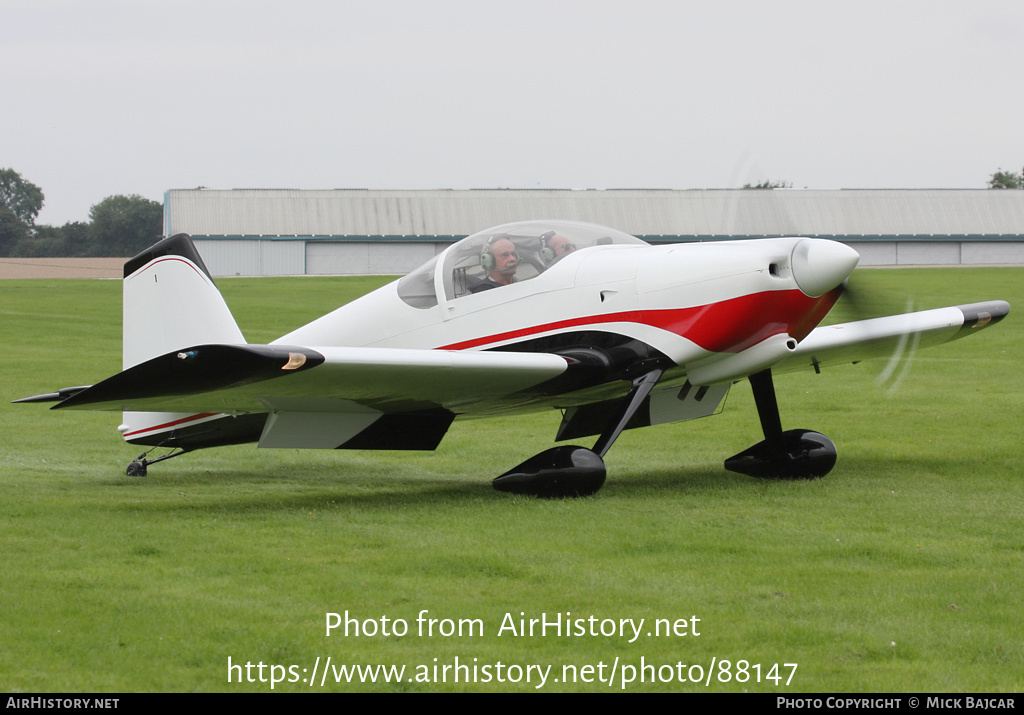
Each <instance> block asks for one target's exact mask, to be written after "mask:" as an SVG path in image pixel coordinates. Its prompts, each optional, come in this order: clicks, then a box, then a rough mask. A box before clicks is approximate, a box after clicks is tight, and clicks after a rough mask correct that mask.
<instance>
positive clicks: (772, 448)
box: [725, 369, 836, 479]
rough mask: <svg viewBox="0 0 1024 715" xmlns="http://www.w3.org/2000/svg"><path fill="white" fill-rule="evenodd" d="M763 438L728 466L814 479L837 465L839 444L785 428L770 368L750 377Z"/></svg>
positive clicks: (753, 472)
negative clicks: (785, 430) (837, 447)
mask: <svg viewBox="0 0 1024 715" xmlns="http://www.w3.org/2000/svg"><path fill="white" fill-rule="evenodd" d="M750 387H751V388H752V389H753V391H754V403H755V404H756V405H757V416H758V417H759V418H760V420H761V430H762V431H763V432H764V440H763V441H761V442H758V443H757V444H755V445H754V446H753V447H750V448H749V449H746V450H744V451H742V452H740V453H739V454H736V455H733V456H732V457H729V459H727V460H725V468H726V469H728V470H729V471H732V472H739V473H740V474H746V475H748V476H751V477H759V478H761V479H815V478H817V477H824V476H825V475H826V474H828V473H829V472H830V471H832V467H834V466H835V464H836V446H835V445H834V444H833V443H832V440H830V439H829V438H828V437H826V436H825V435H823V434H821V433H820V432H812V431H810V430H802V429H795V430H789V431H788V432H783V431H782V420H781V418H780V417H779V405H778V401H777V400H776V399H775V385H774V383H773V382H772V371H771V370H770V369H768V370H764V371H762V372H759V373H756V374H754V375H751V376H750Z"/></svg>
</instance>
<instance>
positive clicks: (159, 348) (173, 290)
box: [122, 233, 245, 369]
mask: <svg viewBox="0 0 1024 715" xmlns="http://www.w3.org/2000/svg"><path fill="white" fill-rule="evenodd" d="M122 329H123V337H122V340H123V345H122V358H123V368H124V369H128V368H129V367H132V366H134V365H138V364H139V363H141V362H144V361H146V360H149V359H150V358H154V357H157V356H159V355H164V354H165V353H169V352H171V351H172V350H178V349H180V348H184V347H188V346H191V345H202V344H209V343H220V344H227V345H238V344H244V343H245V338H244V337H243V336H242V331H241V330H239V329H238V324H237V323H236V322H235V319H234V317H233V316H232V315H231V311H230V310H228V306H227V304H226V303H225V302H224V298H223V297H221V294H220V291H219V290H217V286H216V285H214V282H213V278H212V277H211V276H210V272H209V271H208V270H207V269H206V265H205V264H204V263H203V259H202V258H201V257H200V256H199V252H198V251H197V250H196V247H195V245H194V244H193V243H192V239H190V238H189V237H188V236H187V235H186V234H183V233H179V234H176V235H174V236H171V237H169V238H165V239H163V240H162V241H160V242H159V243H157V244H155V245H153V246H151V247H150V248H148V249H146V250H145V251H143V252H142V253H140V254H139V255H137V256H135V258H132V259H131V260H130V261H128V262H127V263H125V265H124V323H123V326H122Z"/></svg>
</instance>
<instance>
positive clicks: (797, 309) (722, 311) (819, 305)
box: [439, 288, 840, 352]
mask: <svg viewBox="0 0 1024 715" xmlns="http://www.w3.org/2000/svg"><path fill="white" fill-rule="evenodd" d="M839 294H840V290H839V289H838V288H837V289H835V290H833V291H831V292H829V293H826V294H825V295H823V296H821V297H820V298H811V297H809V296H807V295H805V294H803V293H802V292H800V291H798V290H786V291H766V292H763V293H752V294H750V295H741V296H739V297H737V298H730V299H729V300H723V301H720V302H718V303H709V304H707V305H701V306H695V307H692V308H670V309H665V310H629V311H624V312H621V313H605V314H603V315H591V316H588V317H586V318H572V319H570V320H561V321H556V322H553V323H545V324H543V325H535V326H531V327H528V328H521V329H519V330H510V331H508V332H505V333H498V334H496V335H489V336H486V337H482V338H473V339H472V340H464V341H462V342H458V343H452V344H451V345H444V346H442V347H441V348H439V349H441V350H466V349H469V348H476V347H481V346H484V345H491V344H493V343H499V342H505V341H508V340H515V339H517V338H526V337H529V336H532V335H537V334H539V333H546V332H553V331H561V330H566V329H569V328H578V327H585V326H596V325H601V324H603V323H640V324H642V325H648V326H651V327H653V328H659V329H661V330H667V331H668V332H670V333H674V334H676V335H679V336H681V337H684V338H686V339H687V340H690V341H691V342H693V343H695V344H696V345H698V346H699V347H701V348H704V349H705V350H709V351H711V352H740V351H741V350H745V349H746V348H748V347H750V346H751V345H756V344H757V343H759V342H761V341H762V340H764V339H766V338H770V337H771V336H773V335H779V334H782V333H786V334H788V335H791V336H793V337H794V338H796V339H797V340H803V339H804V338H805V337H807V334H808V333H810V332H811V331H812V330H813V329H814V327H815V326H816V325H817V324H818V323H820V322H821V319H822V318H824V317H825V315H826V313H828V311H829V310H830V309H831V308H832V306H833V305H834V304H835V302H836V300H838V299H839Z"/></svg>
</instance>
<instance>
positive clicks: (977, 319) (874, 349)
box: [772, 300, 1010, 373]
mask: <svg viewBox="0 0 1024 715" xmlns="http://www.w3.org/2000/svg"><path fill="white" fill-rule="evenodd" d="M1009 312H1010V304H1009V303H1007V302H1005V301H1001V300H996V301H989V302H986V303H972V304H970V305H960V306H956V307H949V308H936V309H934V310H923V311H919V312H916V313H906V314H904V315H891V316H888V317H885V318H873V319H871V320H859V321H856V322H853V323H841V324H839V325H827V326H823V327H818V328H815V329H814V330H813V331H811V333H810V335H808V336H807V337H806V338H804V339H803V340H802V341H801V342H800V344H799V345H798V346H797V347H796V349H795V350H794V351H793V352H792V353H790V355H789V356H787V357H786V358H785V359H784V360H782V361H781V362H778V363H776V364H774V365H772V372H774V373H785V372H793V371H796V370H803V369H806V368H813V369H815V370H819V369H820V368H821V367H824V366H829V365H840V364H844V363H851V362H859V361H860V360H866V359H868V358H873V357H885V356H889V355H892V354H893V353H894V352H895V351H897V350H899V349H900V348H901V346H905V345H906V344H907V343H908V342H910V341H913V343H914V345H915V347H927V346H930V345H938V344H940V343H945V342H949V341H950V340H956V339H957V338H962V337H965V336H967V335H971V334H973V333H976V332H977V331H978V330H980V329H982V328H984V327H986V326H988V325H992V324H994V323H997V322H999V321H1000V320H1001V319H1002V318H1003V317H1005V316H1006V314H1007V313H1009Z"/></svg>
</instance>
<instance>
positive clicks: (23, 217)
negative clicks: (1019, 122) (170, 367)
mask: <svg viewBox="0 0 1024 715" xmlns="http://www.w3.org/2000/svg"><path fill="white" fill-rule="evenodd" d="M792 185H793V184H792V183H791V182H788V181H763V182H761V183H760V184H746V185H745V186H744V187H743V188H744V189H776V188H790V187H791V186H792ZM988 187H989V188H990V189H1024V171H1021V173H1019V174H1015V173H1013V172H1009V171H1003V170H1002V169H1000V170H999V171H997V172H995V173H994V174H992V176H991V177H990V178H989V181H988ZM44 198H45V197H44V196H43V191H42V189H40V188H39V187H38V186H36V185H35V184H33V183H32V182H31V181H27V180H26V179H24V178H22V176H21V174H19V173H18V172H16V171H15V170H14V169H0V256H19V257H53V256H60V257H69V256H123V257H127V256H134V255H135V254H136V253H139V252H140V251H142V250H144V249H146V248H148V247H149V246H151V245H152V244H153V243H154V242H155V241H156V239H157V238H159V237H160V234H161V231H162V228H163V206H162V205H161V204H160V202H159V201H152V200H150V199H146V198H143V197H142V196H139V195H138V194H132V195H130V196H123V195H116V196H108V197H107V198H105V199H103V200H102V201H100V202H99V203H98V204H96V205H95V206H93V207H92V208H91V209H89V221H88V222H82V221H69V222H68V223H66V224H64V225H63V226H37V225H36V223H35V220H36V216H38V215H39V211H40V210H41V209H42V208H43V200H44Z"/></svg>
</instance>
